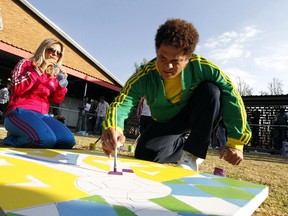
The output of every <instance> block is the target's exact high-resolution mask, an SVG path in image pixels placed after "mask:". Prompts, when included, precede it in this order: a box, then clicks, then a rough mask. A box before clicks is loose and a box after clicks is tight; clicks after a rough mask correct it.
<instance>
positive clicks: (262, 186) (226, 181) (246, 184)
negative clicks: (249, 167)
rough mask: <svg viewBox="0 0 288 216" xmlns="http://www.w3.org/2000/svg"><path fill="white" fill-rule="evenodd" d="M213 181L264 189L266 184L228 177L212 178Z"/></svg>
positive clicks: (240, 186)
mask: <svg viewBox="0 0 288 216" xmlns="http://www.w3.org/2000/svg"><path fill="white" fill-rule="evenodd" d="M212 179H213V180H214V181H218V182H221V183H223V184H227V185H230V186H232V187H238V188H255V189H264V188H265V187H266V186H264V185H259V184H255V183H251V182H245V181H239V180H236V179H229V178H212Z"/></svg>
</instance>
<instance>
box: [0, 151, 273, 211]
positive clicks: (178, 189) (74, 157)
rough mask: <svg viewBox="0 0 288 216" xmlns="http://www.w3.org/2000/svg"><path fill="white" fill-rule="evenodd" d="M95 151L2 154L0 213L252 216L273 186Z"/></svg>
mask: <svg viewBox="0 0 288 216" xmlns="http://www.w3.org/2000/svg"><path fill="white" fill-rule="evenodd" d="M112 169H113V158H107V157H105V156H103V155H101V154H97V153H96V152H95V151H89V150H67V151H66V150H65V151H64V150H52V149H19V148H17V149H16V148H0V207H1V208H2V210H3V212H4V214H6V215H9V216H12V215H13V216H23V215H25V216H82V215H83V216H93V215H97V216H98V215H103V216H110V215H111V216H114V215H115V216H116V215H120V216H132V215H138V216H153V215H157V216H162V215H163V216H176V215H178V216H188V215H241V216H243V215H251V214H252V213H253V212H254V211H255V210H256V209H257V208H258V207H259V205H260V204H261V203H262V202H263V201H264V200H265V199H266V198H267V196H268V188H267V187H266V186H263V185H259V184H254V183H250V182H245V181H239V180H236V179H231V178H226V177H220V176H215V175H212V174H205V173H198V172H194V171H188V170H184V169H181V168H177V167H173V166H168V165H163V164H158V163H152V162H147V161H141V160H136V159H133V158H125V157H119V158H118V168H117V172H120V173H121V174H122V175H115V174H113V173H112V174H111V173H109V171H111V170H112Z"/></svg>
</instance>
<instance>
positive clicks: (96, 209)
mask: <svg viewBox="0 0 288 216" xmlns="http://www.w3.org/2000/svg"><path fill="white" fill-rule="evenodd" d="M56 206H57V209H58V212H59V215H61V216H80V215H83V216H84V215H85V216H95V215H97V216H117V213H116V211H115V210H114V209H113V208H112V207H111V206H110V205H106V204H101V203H97V202H90V201H85V200H71V201H67V202H60V203H56Z"/></svg>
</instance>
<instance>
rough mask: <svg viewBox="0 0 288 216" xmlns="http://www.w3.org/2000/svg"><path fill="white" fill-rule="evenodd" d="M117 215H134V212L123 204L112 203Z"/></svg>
mask: <svg viewBox="0 0 288 216" xmlns="http://www.w3.org/2000/svg"><path fill="white" fill-rule="evenodd" d="M113 208H114V210H115V211H116V212H117V215H118V216H136V214H135V213H134V212H132V211H130V210H129V209H127V208H125V207H123V206H116V205H113Z"/></svg>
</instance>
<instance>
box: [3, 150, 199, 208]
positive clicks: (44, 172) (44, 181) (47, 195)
mask: <svg viewBox="0 0 288 216" xmlns="http://www.w3.org/2000/svg"><path fill="white" fill-rule="evenodd" d="M7 150H9V153H8V154H7V152H6V153H5V154H3V151H7ZM11 153H12V156H9V154H11ZM13 153H17V154H18V155H19V156H16V157H15V155H14V156H13ZM67 153H69V154H81V158H83V160H80V159H79V158H80V157H79V158H78V159H77V165H76V166H74V165H73V166H74V168H75V169H77V168H78V169H81V164H82V165H86V167H87V165H89V166H92V167H95V168H97V170H100V171H101V170H102V171H105V172H107V175H108V172H109V171H110V170H111V165H112V164H113V157H112V158H106V157H103V156H102V155H99V154H96V153H95V152H91V151H90V152H89V151H83V150H82V151H73V150H69V151H61V150H52V149H20V148H17V149H15V148H9V149H8V148H2V149H1V148H0V160H1V161H0V205H1V207H2V208H3V209H5V210H7V211H8V210H14V209H21V208H25V207H29V206H37V205H42V204H49V203H55V202H62V201H67V200H72V199H78V198H82V197H87V196H89V195H90V194H88V193H85V192H83V191H81V190H79V189H78V188H77V186H76V184H75V182H76V180H77V179H78V178H79V176H77V175H73V174H70V173H67V170H65V166H67V167H68V166H69V164H67V165H62V166H64V167H62V168H61V169H63V171H61V170H59V169H56V168H53V166H57V165H58V164H57V162H58V160H62V159H63V160H65V158H66V154H67ZM20 155H23V156H28V157H33V156H36V157H42V158H43V159H44V161H45V158H46V159H47V160H49V161H54V162H55V163H51V164H49V166H48V165H43V164H41V163H39V162H41V160H39V162H38V161H37V159H36V157H35V158H33V161H28V160H27V159H26V158H25V157H23V158H22V157H21V156H20ZM118 161H119V162H118V163H119V164H121V167H122V168H127V169H132V170H133V171H134V173H135V174H136V175H137V176H138V177H140V178H144V179H148V180H152V181H157V182H164V181H169V180H172V179H179V178H181V177H185V176H189V175H193V174H197V172H195V171H190V170H185V169H180V168H177V167H173V166H168V165H163V164H159V163H153V162H149V161H143V160H137V159H134V158H124V157H119V158H118ZM1 162H2V163H1ZM62 163H63V162H62ZM83 163H84V164H83ZM57 167H58V168H59V165H58V166H57ZM97 170H95V175H97ZM65 171H66V172H65ZM90 171H91V169H90ZM118 171H122V170H118ZM81 172H84V173H85V168H84V169H81ZM102 174H103V173H102ZM125 175H126V173H125ZM127 175H129V173H127Z"/></svg>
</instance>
